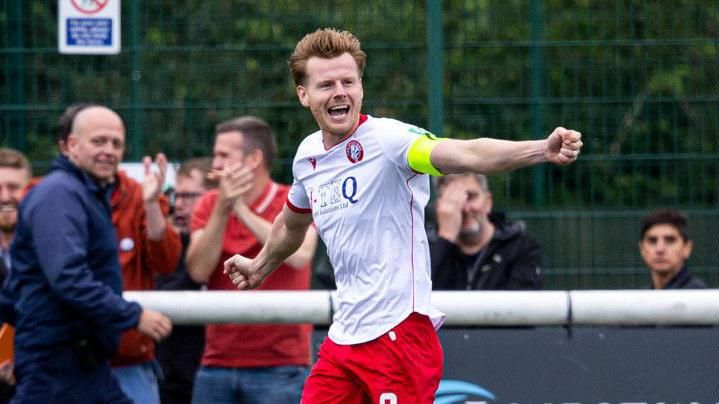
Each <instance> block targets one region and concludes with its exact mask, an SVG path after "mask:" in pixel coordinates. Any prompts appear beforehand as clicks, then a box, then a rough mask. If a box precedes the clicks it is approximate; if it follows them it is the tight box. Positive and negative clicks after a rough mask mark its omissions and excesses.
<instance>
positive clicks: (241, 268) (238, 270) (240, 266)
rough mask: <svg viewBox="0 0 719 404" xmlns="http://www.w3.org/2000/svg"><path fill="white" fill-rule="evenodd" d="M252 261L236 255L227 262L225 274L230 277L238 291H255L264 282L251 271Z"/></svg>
mask: <svg viewBox="0 0 719 404" xmlns="http://www.w3.org/2000/svg"><path fill="white" fill-rule="evenodd" d="M251 265H252V260H251V259H249V258H247V257H243V256H242V255H240V254H235V255H233V256H232V257H230V258H229V259H228V260H227V261H225V269H224V273H225V274H227V276H229V277H230V280H231V281H232V283H233V284H234V285H235V286H237V289H254V288H256V287H257V286H259V285H260V283H261V282H262V281H261V279H259V280H258V279H255V278H258V276H256V274H255V273H253V271H252V269H251Z"/></svg>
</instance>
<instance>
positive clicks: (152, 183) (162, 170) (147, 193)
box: [142, 153, 167, 203]
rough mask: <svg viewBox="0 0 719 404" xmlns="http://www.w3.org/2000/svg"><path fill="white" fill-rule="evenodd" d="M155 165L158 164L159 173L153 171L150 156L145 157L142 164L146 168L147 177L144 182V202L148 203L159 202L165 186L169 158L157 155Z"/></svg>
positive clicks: (160, 154)
mask: <svg viewBox="0 0 719 404" xmlns="http://www.w3.org/2000/svg"><path fill="white" fill-rule="evenodd" d="M155 163H157V168H158V170H157V171H155V170H153V169H152V158H150V156H145V157H144V158H143V159H142V164H143V165H144V166H145V176H144V177H143V180H142V200H143V201H145V202H146V203H147V202H153V201H157V200H159V199H160V194H162V187H163V185H165V175H166V174H167V157H165V155H164V154H162V153H157V156H156V157H155Z"/></svg>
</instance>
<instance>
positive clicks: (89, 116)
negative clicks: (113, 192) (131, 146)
mask: <svg viewBox="0 0 719 404" xmlns="http://www.w3.org/2000/svg"><path fill="white" fill-rule="evenodd" d="M124 151H125V126H124V125H123V123H122V120H121V119H120V117H119V116H118V115H117V114H116V113H115V112H113V111H112V110H110V109H108V108H105V107H89V108H87V109H84V110H82V111H80V112H79V113H78V114H77V116H76V117H75V123H74V124H73V131H72V133H71V134H70V135H69V136H68V138H67V154H68V157H69V159H70V160H71V161H72V162H73V163H75V165H77V166H78V167H79V168H80V169H82V170H83V171H85V172H87V173H88V174H89V175H90V176H92V177H93V178H94V179H95V180H96V181H97V182H98V183H100V184H101V185H104V184H107V183H109V182H111V181H112V178H113V177H114V176H115V173H116V172H117V167H118V165H119V164H120V161H121V160H122V154H123V152H124Z"/></svg>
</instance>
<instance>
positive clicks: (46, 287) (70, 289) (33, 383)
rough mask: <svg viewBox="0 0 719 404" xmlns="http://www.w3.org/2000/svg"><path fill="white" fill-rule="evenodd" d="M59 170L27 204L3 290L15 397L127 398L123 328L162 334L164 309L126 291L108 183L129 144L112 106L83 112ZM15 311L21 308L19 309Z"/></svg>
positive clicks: (37, 188)
mask: <svg viewBox="0 0 719 404" xmlns="http://www.w3.org/2000/svg"><path fill="white" fill-rule="evenodd" d="M75 119H76V121H75V125H74V127H73V133H71V134H70V136H69V137H68V141H67V146H68V153H67V156H64V155H60V156H58V158H57V159H56V160H55V162H54V163H53V166H52V170H51V172H50V174H49V175H47V176H46V177H45V178H44V179H43V181H41V182H40V183H39V184H38V185H37V186H35V187H34V188H33V189H32V190H31V191H30V192H29V193H28V194H27V196H26V197H25V199H24V200H23V202H22V203H21V205H20V218H19V222H18V225H17V228H16V233H15V238H14V240H13V243H12V245H11V248H10V255H11V259H12V262H13V270H12V272H11V274H10V277H9V279H8V282H7V285H6V288H5V290H4V291H3V294H4V297H5V298H6V299H5V300H6V301H12V302H13V304H14V307H13V309H14V310H8V309H7V307H2V310H1V311H0V313H1V315H2V316H3V320H4V321H8V322H10V323H13V324H14V325H15V377H16V380H17V391H16V396H15V401H14V402H17V403H66V402H67V403H70V402H73V403H76V402H88V403H89V402H92V403H98V402H102V403H127V402H129V400H128V399H127V397H126V396H125V395H124V394H123V393H122V391H121V390H120V387H119V385H118V384H117V382H116V381H115V380H114V379H113V377H112V373H111V371H110V367H109V364H108V361H107V359H108V358H109V357H110V356H112V355H113V353H114V352H115V350H116V349H117V344H118V341H119V338H120V334H121V333H122V332H123V331H124V330H126V329H129V328H133V327H137V328H138V329H139V330H140V331H141V332H142V333H144V334H146V335H148V336H150V337H152V338H153V339H155V340H160V339H162V338H164V337H165V336H167V335H168V334H169V333H170V331H171V327H172V326H171V323H170V321H169V319H168V318H167V317H165V316H164V315H163V314H161V313H158V312H155V311H151V310H143V309H142V308H141V307H140V306H139V305H138V304H137V303H131V302H127V301H125V300H124V299H123V298H122V295H121V293H122V277H121V274H120V266H119V260H118V255H117V245H116V243H117V241H116V237H115V230H114V228H113V225H112V222H111V220H110V205H109V199H108V195H109V190H110V186H109V185H110V182H111V181H112V178H113V175H114V173H115V167H116V166H117V163H118V161H120V160H121V159H122V154H123V151H124V147H125V127H124V125H123V123H122V120H121V119H120V117H119V116H118V115H117V114H116V113H115V112H113V111H112V110H110V109H108V108H105V107H102V106H94V107H89V108H87V109H85V110H83V111H82V112H80V113H79V114H78V115H77V117H76V118H75ZM13 314H14V316H13Z"/></svg>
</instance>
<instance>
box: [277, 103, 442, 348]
mask: <svg viewBox="0 0 719 404" xmlns="http://www.w3.org/2000/svg"><path fill="white" fill-rule="evenodd" d="M360 118H361V119H360V123H361V124H360V125H359V127H358V128H357V130H356V131H355V133H354V134H352V135H351V136H349V137H348V138H347V139H345V140H344V141H343V142H341V143H339V144H337V145H335V146H334V147H332V148H331V149H329V150H325V148H324V146H323V143H322V133H321V132H320V131H318V132H315V133H313V134H312V135H310V136H308V137H307V138H305V139H304V140H303V141H302V143H301V144H300V146H299V147H298V149H297V154H296V156H295V159H294V162H293V164H292V172H293V175H294V183H293V184H292V188H291V190H290V193H289V195H288V207H289V208H290V209H293V210H295V211H298V212H306V213H309V212H311V213H312V217H313V220H314V223H315V225H316V226H317V229H318V232H319V235H320V237H322V240H323V241H324V242H325V244H326V245H327V252H328V255H329V258H330V262H331V263H332V266H333V267H334V271H335V281H336V283H337V302H336V312H335V314H334V318H333V323H332V325H331V326H330V329H329V337H330V338H331V339H332V341H334V342H335V343H337V344H342V345H347V344H357V343H362V342H366V341H370V340H373V339H375V338H377V337H379V336H380V335H382V334H384V333H386V332H388V331H389V330H391V329H392V328H393V327H395V326H396V325H397V324H399V323H400V322H401V321H402V320H404V319H405V318H406V317H407V316H408V315H410V314H411V313H412V312H415V311H416V312H418V313H421V314H425V315H428V316H429V317H430V318H431V319H432V321H433V322H434V323H435V326H437V327H438V326H439V325H440V324H441V322H442V320H443V315H442V313H440V312H439V311H437V310H436V309H434V308H433V307H432V305H431V303H430V297H431V292H432V281H431V274H430V271H431V269H430V268H431V266H430V258H429V248H428V245H427V235H426V233H425V228H424V207H425V205H426V204H427V201H428V200H429V176H428V175H426V174H421V173H417V172H415V171H413V170H412V169H411V168H410V167H409V165H408V163H407V153H408V150H409V148H410V146H411V145H412V143H413V142H414V141H415V140H417V137H418V136H422V135H424V134H426V133H427V131H425V130H423V129H420V128H417V127H416V126H412V125H408V124H405V123H403V122H400V121H397V120H393V119H383V118H373V117H371V116H364V115H363V116H361V117H360Z"/></svg>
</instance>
